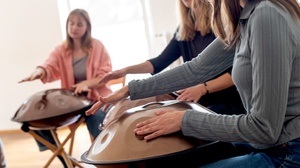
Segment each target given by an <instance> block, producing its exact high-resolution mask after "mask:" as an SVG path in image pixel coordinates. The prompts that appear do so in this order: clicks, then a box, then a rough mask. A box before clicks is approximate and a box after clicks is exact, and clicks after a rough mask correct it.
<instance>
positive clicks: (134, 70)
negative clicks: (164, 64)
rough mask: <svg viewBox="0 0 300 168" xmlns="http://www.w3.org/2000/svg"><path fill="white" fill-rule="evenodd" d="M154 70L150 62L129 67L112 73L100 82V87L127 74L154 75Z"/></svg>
mask: <svg viewBox="0 0 300 168" xmlns="http://www.w3.org/2000/svg"><path fill="white" fill-rule="evenodd" d="M153 71H154V69H153V66H152V64H151V63H150V62H149V61H145V62H143V63H140V64H136V65H132V66H128V67H125V68H122V69H119V70H115V71H112V72H110V73H108V74H107V75H105V76H104V77H103V78H101V79H100V80H99V81H98V85H101V84H105V83H107V82H108V81H110V80H112V79H118V78H121V77H124V76H126V75H127V74H140V73H153Z"/></svg>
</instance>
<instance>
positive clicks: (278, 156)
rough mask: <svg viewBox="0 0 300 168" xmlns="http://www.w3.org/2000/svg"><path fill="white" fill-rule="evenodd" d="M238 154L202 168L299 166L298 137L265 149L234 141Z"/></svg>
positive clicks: (297, 167) (291, 167)
mask: <svg viewBox="0 0 300 168" xmlns="http://www.w3.org/2000/svg"><path fill="white" fill-rule="evenodd" d="M234 144H235V146H236V148H237V149H238V151H239V154H240V155H239V156H236V157H231V158H228V159H223V160H220V161H217V162H214V163H211V164H207V165H205V166H201V167H203V168H219V167H222V168H232V167H234V168H269V167H274V168H275V167H282V168H287V167H288V168H299V167H300V138H298V139H295V140H292V141H290V142H287V143H284V144H282V145H278V146H274V147H270V148H267V149H261V150H259V149H254V148H253V147H251V146H250V145H249V144H247V143H234Z"/></svg>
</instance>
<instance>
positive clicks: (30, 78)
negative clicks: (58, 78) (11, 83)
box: [18, 68, 46, 83]
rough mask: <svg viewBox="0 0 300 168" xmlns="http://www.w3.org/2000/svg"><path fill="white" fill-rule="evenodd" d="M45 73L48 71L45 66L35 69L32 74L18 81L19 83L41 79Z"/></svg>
mask: <svg viewBox="0 0 300 168" xmlns="http://www.w3.org/2000/svg"><path fill="white" fill-rule="evenodd" d="M45 74H46V72H45V70H44V69H43V68H36V69H35V71H34V72H33V73H31V75H30V76H28V77H26V78H24V79H22V80H20V81H18V83H22V82H28V81H33V80H36V79H41V78H43V77H44V76H45Z"/></svg>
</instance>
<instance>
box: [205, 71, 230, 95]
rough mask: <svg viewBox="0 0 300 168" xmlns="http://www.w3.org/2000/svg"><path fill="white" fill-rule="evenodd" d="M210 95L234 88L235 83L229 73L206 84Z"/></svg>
mask: <svg viewBox="0 0 300 168" xmlns="http://www.w3.org/2000/svg"><path fill="white" fill-rule="evenodd" d="M205 84H206V86H205V87H206V90H207V91H208V93H214V92H218V91H221V90H224V89H227V88H229V87H231V86H233V81H232V78H231V75H230V74H229V73H225V74H223V75H221V76H219V77H218V78H215V79H213V80H209V81H207V82H205Z"/></svg>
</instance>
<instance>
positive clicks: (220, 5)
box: [212, 0, 300, 47]
mask: <svg viewBox="0 0 300 168" xmlns="http://www.w3.org/2000/svg"><path fill="white" fill-rule="evenodd" d="M248 1H252V0H248ZM268 1H270V2H272V3H274V4H277V5H278V6H280V7H284V8H286V9H287V10H288V11H289V12H290V13H291V15H292V16H293V17H294V18H295V19H300V6H299V3H298V2H297V0H268ZM212 6H213V18H212V28H213V31H214V33H215V34H216V35H217V36H218V37H219V38H220V39H221V40H223V41H224V42H225V43H226V44H228V46H229V47H232V46H234V45H235V44H236V43H237V41H238V40H239V37H240V24H239V17H240V14H241V7H240V4H239V0H213V2H212ZM225 26H226V28H225Z"/></svg>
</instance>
